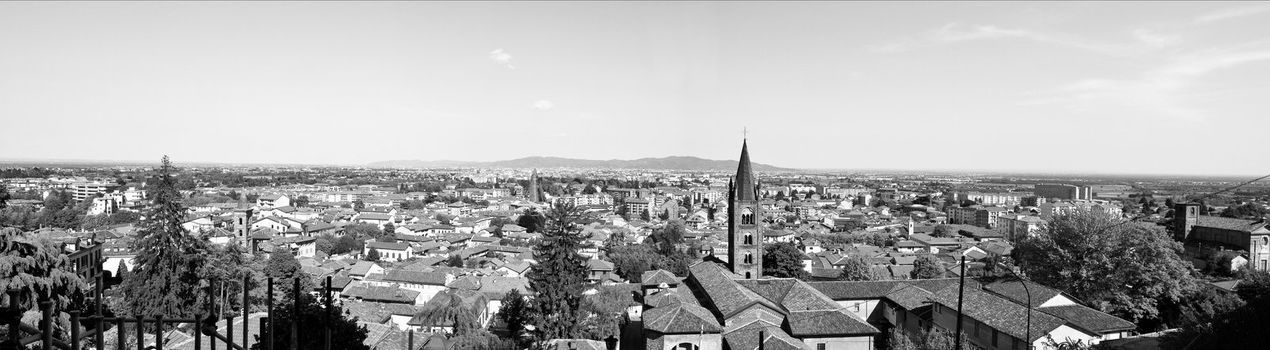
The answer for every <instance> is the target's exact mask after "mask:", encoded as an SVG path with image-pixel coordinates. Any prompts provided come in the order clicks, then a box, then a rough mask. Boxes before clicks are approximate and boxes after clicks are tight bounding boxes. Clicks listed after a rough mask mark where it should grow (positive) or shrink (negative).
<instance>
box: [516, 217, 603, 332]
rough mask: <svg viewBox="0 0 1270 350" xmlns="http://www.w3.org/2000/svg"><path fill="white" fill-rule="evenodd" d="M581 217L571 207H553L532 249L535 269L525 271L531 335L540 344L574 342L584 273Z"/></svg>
mask: <svg viewBox="0 0 1270 350" xmlns="http://www.w3.org/2000/svg"><path fill="white" fill-rule="evenodd" d="M581 217H582V214H581V211H579V210H578V209H577V208H576V207H574V206H572V205H557V206H555V207H553V208H552V210H551V211H550V212H548V213H547V216H546V218H547V221H546V224H547V225H546V228H545V230H543V239H542V241H540V242H539V243H538V245H536V246H535V247H534V258H535V259H537V260H538V265H537V266H536V267H534V268H533V269H531V270H530V271H529V274H528V277H529V287H530V288H531V289H533V290H534V292H535V293H537V295H536V296H535V298H534V299H533V307H534V310H535V314H534V316H535V317H534V321H533V323H534V324H535V325H537V328H536V331H535V335H536V336H537V338H538V339H540V340H547V339H567V338H575V337H576V336H577V335H578V334H577V328H575V327H574V325H576V324H578V322H579V321H581V319H580V317H579V316H580V313H579V308H580V307H581V304H582V288H583V286H584V284H585V283H586V276H587V273H588V270H587V267H586V265H585V263H586V258H584V257H583V256H582V255H581V254H578V249H579V248H581V247H582V240H583V239H584V237H582V233H581V228H580V227H579V225H578V224H577V222H578V221H579V219H581Z"/></svg>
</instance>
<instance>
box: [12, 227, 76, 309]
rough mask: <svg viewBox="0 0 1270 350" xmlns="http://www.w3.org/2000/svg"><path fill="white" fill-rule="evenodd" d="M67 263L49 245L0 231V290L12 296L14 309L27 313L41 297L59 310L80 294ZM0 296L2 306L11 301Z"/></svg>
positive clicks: (14, 232) (65, 259) (24, 234)
mask: <svg viewBox="0 0 1270 350" xmlns="http://www.w3.org/2000/svg"><path fill="white" fill-rule="evenodd" d="M71 268H72V267H71V265H70V261H69V260H67V258H66V255H65V254H62V253H61V251H60V249H59V248H58V247H56V246H54V245H53V244H52V243H51V242H48V241H42V240H40V239H38V238H35V237H32V236H30V235H28V234H26V233H24V232H22V231H21V230H19V229H16V228H0V290H2V291H9V292H13V293H16V296H17V298H18V300H17V301H16V302H17V305H18V306H19V308H20V309H23V310H28V309H32V308H34V307H35V306H36V301H37V300H38V299H40V298H41V297H43V296H48V297H50V298H52V300H53V301H54V304H55V306H56V307H57V308H59V309H64V308H66V307H67V306H69V305H70V304H71V302H72V301H73V300H72V297H73V296H74V295H75V294H77V293H83V289H84V288H85V285H84V283H83V282H82V281H80V279H79V276H78V275H76V274H75V273H74V272H73V271H71ZM10 297H11V296H10V295H9V294H8V293H3V295H0V300H3V302H2V304H4V305H9V304H10V303H13V302H14V301H13V300H9V298H10Z"/></svg>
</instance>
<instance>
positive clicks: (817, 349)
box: [816, 343, 825, 350]
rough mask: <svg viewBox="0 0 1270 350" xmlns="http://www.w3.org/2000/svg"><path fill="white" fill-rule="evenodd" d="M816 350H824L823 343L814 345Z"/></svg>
mask: <svg viewBox="0 0 1270 350" xmlns="http://www.w3.org/2000/svg"><path fill="white" fill-rule="evenodd" d="M816 350H825V343H820V344H816Z"/></svg>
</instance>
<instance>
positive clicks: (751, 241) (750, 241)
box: [745, 233, 754, 244]
mask: <svg viewBox="0 0 1270 350" xmlns="http://www.w3.org/2000/svg"><path fill="white" fill-rule="evenodd" d="M745 244H754V235H752V234H750V233H746V234H745Z"/></svg>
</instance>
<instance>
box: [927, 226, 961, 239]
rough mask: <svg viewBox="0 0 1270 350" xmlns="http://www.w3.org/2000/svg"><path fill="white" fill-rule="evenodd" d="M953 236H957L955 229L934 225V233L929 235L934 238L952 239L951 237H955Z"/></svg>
mask: <svg viewBox="0 0 1270 350" xmlns="http://www.w3.org/2000/svg"><path fill="white" fill-rule="evenodd" d="M955 234H957V230H956V229H954V228H952V226H948V225H936V226H935V231H934V232H932V233H931V236H935V237H953V235H955Z"/></svg>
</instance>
